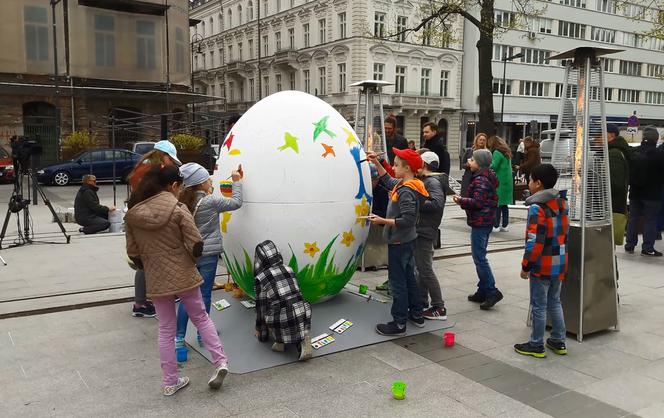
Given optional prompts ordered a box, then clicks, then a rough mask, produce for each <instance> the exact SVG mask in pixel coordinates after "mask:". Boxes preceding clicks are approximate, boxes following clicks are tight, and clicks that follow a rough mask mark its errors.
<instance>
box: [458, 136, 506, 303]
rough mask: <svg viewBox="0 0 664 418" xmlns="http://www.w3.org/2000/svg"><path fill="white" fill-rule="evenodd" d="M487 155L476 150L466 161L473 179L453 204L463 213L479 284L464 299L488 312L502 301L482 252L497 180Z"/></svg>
mask: <svg viewBox="0 0 664 418" xmlns="http://www.w3.org/2000/svg"><path fill="white" fill-rule="evenodd" d="M491 158H492V157H491V151H489V150H487V149H478V150H475V152H473V157H472V158H471V159H470V160H468V165H469V166H470V169H471V170H472V171H473V177H472V179H471V181H470V185H469V186H468V194H467V195H466V196H464V197H461V196H454V197H453V198H452V199H453V200H454V203H456V204H458V205H459V206H460V207H461V209H464V210H465V211H466V215H467V217H468V221H467V222H468V225H469V226H470V227H471V231H470V250H471V254H472V256H473V262H474V263H475V270H476V271H477V277H478V278H479V282H478V284H477V291H476V292H475V293H474V294H472V295H468V300H469V301H471V302H477V303H479V304H480V309H491V308H492V307H493V306H494V305H495V304H496V303H498V302H500V301H501V300H502V299H503V294H502V293H501V292H500V290H498V289H497V288H496V280H495V278H494V276H493V272H492V271H491V266H490V265H489V260H487V258H486V251H487V247H488V245H489V235H490V234H491V231H492V229H493V221H494V218H495V213H496V205H497V203H498V195H497V194H496V188H497V187H498V179H497V178H496V174H495V173H494V172H493V170H492V169H491V168H490V166H491Z"/></svg>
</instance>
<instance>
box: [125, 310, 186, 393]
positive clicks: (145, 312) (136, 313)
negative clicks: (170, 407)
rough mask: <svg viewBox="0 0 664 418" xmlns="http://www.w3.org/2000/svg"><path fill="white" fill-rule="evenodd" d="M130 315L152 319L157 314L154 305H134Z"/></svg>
mask: <svg viewBox="0 0 664 418" xmlns="http://www.w3.org/2000/svg"><path fill="white" fill-rule="evenodd" d="M131 314H132V316H135V317H136V318H154V317H155V316H157V313H156V312H155V310H154V305H145V306H136V305H134V307H133V309H132V312H131ZM174 393H175V392H174Z"/></svg>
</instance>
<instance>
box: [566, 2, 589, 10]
mask: <svg viewBox="0 0 664 418" xmlns="http://www.w3.org/2000/svg"><path fill="white" fill-rule="evenodd" d="M560 4H564V5H566V6H572V7H582V8H584V9H585V8H586V2H585V1H584V0H560Z"/></svg>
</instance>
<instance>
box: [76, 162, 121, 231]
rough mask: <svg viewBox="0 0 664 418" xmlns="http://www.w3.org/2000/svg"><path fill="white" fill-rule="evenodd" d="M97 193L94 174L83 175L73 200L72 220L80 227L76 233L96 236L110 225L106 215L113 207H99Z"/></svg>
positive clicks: (97, 188)
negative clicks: (81, 182)
mask: <svg viewBox="0 0 664 418" xmlns="http://www.w3.org/2000/svg"><path fill="white" fill-rule="evenodd" d="M98 191H99V187H97V177H95V176H94V174H86V175H84V176H83V184H82V185H81V188H80V189H78V193H76V198H75V199H74V218H75V219H76V223H77V224H79V225H81V226H82V228H81V229H79V230H78V231H79V232H82V233H84V234H86V235H87V234H96V233H97V232H101V231H103V230H105V229H108V227H109V226H110V225H111V223H110V222H109V221H108V213H109V212H112V211H114V210H115V206H110V207H109V206H104V205H100V204H99V196H97V192H98Z"/></svg>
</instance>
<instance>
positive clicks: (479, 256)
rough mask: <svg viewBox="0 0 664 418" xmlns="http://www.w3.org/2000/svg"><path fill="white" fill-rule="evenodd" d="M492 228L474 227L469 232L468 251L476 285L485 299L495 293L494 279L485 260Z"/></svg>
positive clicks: (487, 261)
mask: <svg viewBox="0 0 664 418" xmlns="http://www.w3.org/2000/svg"><path fill="white" fill-rule="evenodd" d="M491 230H492V227H491V225H489V226H474V227H472V229H471V231H470V250H471V253H472V255H473V262H474V263H475V270H476V271H477V277H478V278H479V282H478V283H477V289H478V292H479V293H480V294H481V295H484V296H486V297H488V296H492V295H494V294H495V293H496V279H494V277H493V273H492V272H491V266H490V265H489V260H487V258H486V249H487V247H488V246H489V234H491Z"/></svg>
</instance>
